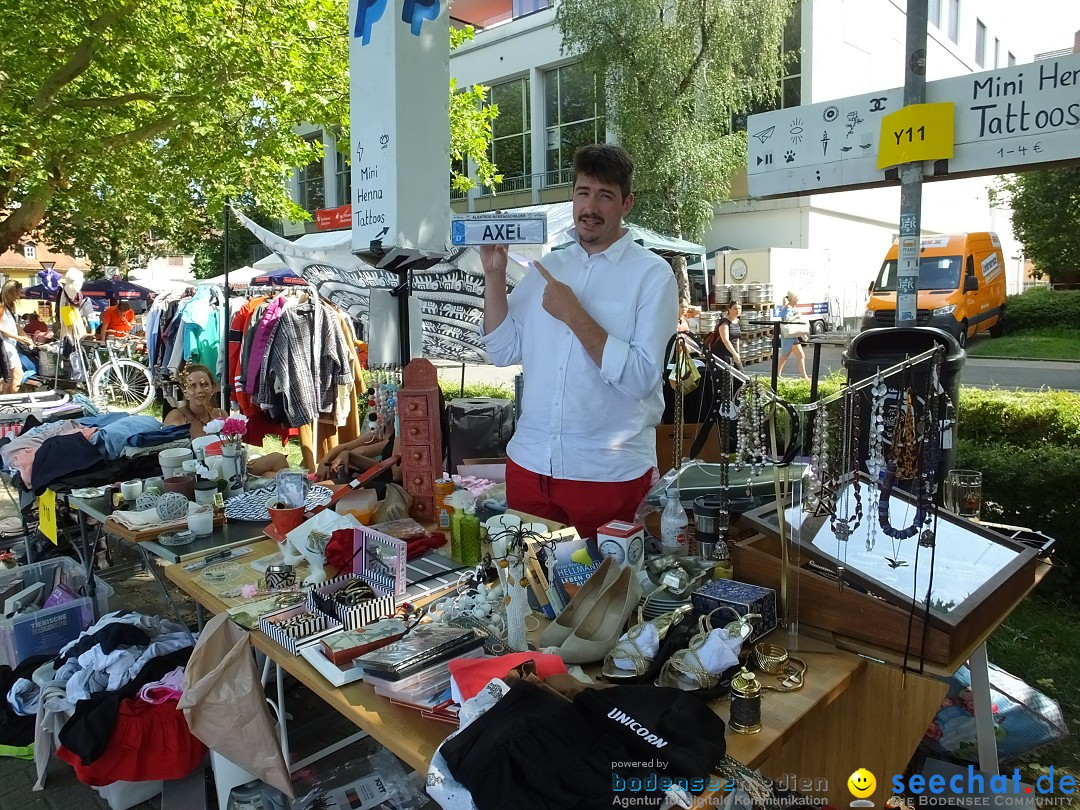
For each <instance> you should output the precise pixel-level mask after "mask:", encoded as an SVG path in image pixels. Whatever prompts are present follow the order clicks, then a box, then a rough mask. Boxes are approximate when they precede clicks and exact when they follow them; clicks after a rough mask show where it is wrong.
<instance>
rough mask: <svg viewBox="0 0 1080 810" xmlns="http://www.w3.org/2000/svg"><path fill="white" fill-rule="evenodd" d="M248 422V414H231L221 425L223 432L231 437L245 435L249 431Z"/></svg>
mask: <svg viewBox="0 0 1080 810" xmlns="http://www.w3.org/2000/svg"><path fill="white" fill-rule="evenodd" d="M247 423H248V420H247V417H246V416H230V417H228V418H227V419H226V420H225V423H224V424H223V425H222V426H221V434H222V435H223V436H229V437H233V436H235V437H240V436H243V435H244V434H245V433H247Z"/></svg>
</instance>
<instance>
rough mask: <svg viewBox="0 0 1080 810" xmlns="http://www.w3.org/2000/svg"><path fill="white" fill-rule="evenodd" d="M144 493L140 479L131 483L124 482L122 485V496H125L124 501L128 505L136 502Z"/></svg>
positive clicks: (135, 479)
mask: <svg viewBox="0 0 1080 810" xmlns="http://www.w3.org/2000/svg"><path fill="white" fill-rule="evenodd" d="M142 492H143V482H142V481H140V480H139V479H138V478H134V479H132V480H131V481H124V482H123V483H122V484H120V494H121V495H123V496H124V500H125V501H126V502H128V503H132V502H134V501H135V500H136V499H137V498H138V497H139V496H140V495H142Z"/></svg>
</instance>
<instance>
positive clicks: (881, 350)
mask: <svg viewBox="0 0 1080 810" xmlns="http://www.w3.org/2000/svg"><path fill="white" fill-rule="evenodd" d="M935 346H944V347H945V358H944V360H943V362H942V364H941V385H942V387H943V388H944V389H945V393H946V394H947V395H948V399H942V400H940V407H939V408H938V414H937V418H938V421H939V423H940V424H941V426H942V437H943V442H942V443H943V445H944V447H943V449H942V452H941V465H940V467H939V468H938V491H937V496H936V497H935V500H936V501H937V502H938V503H940V502H941V497H942V494H943V493H942V490H943V487H942V486H941V483H942V481H944V479H945V474H946V473H947V472H948V471H949V470H951V469H952V468H953V462H954V459H955V457H956V449H955V446H956V404H957V402H958V397H959V395H960V369H962V368H963V367H964V360H965V358H966V357H967V353H966V352H965V351H964V350H963V349H962V348H960V344H959V343H958V342H957V340H956V338H954V337H953V336H952V335H950V334H949V333H948V332H944V331H942V330H941V329H934V328H932V327H928V326H902V327H895V328H888V329H868V330H867V331H865V332H861V333H859V334H858V335H856V336H855V338H854V339H853V340H852V341H851V344H850V345H849V346H848V348H847V350H846V351H845V352H844V355H843V363H844V368H846V369H847V370H848V374H849V375H850V379H851V382H853V383H855V382H859V381H860V380H865V379H866V378H867V377H873V376H874V375H875V374H877V373H878V371H884V370H885V369H887V368H889V367H890V366H895V365H896V364H898V363H901V362H903V360H904V359H905V358H907V357H915V356H916V355H919V354H922V353H923V352H925V351H928V350H930V349H932V348H934V347H935ZM929 381H930V363H921V364H919V365H918V366H915V367H913V368H911V369H909V370H908V371H907V372H906V373H903V374H894V375H892V376H891V377H888V378H886V379H885V384H886V386H888V389H889V391H888V393H887V394H886V405H885V456H886V458H889V457H890V453H891V446H892V425H893V422H894V420H895V414H896V408H897V404H898V402H899V401H900V396H901V392H900V386H901V385H903V386H905V387H906V388H911V389H912V392H913V394H914V402H915V424H916V425H920V424H922V418H923V408H924V407H925V402H924V399H923V398H924V396H925V393H926V390H927V386H928V385H929ZM860 393H861V396H860V397H859V403H860V407H861V408H862V413H861V417H862V419H861V421H862V424H863V425H869V424H870V408H871V406H872V405H873V395H872V394H871V393H870V389H868V388H867V389H863V390H862V391H861V392H860ZM868 442H869V430H863V431H862V432H861V435H860V436H859V459H860V467H861V469H862V471H863V472H864V473H865V472H866V459H867V457H868V456H869V451H868ZM913 483H914V482H913V481H898V482H897V485H898V486H900V487H901V488H903V489H904V490H906V491H910V487H911V485H912V484H913Z"/></svg>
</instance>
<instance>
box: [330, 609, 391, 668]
mask: <svg viewBox="0 0 1080 810" xmlns="http://www.w3.org/2000/svg"><path fill="white" fill-rule="evenodd" d="M405 630H406V627H405V622H403V621H401V620H400V619H385V620H383V621H378V622H373V623H372V624H370V625H368V626H367V627H363V628H361V629H359V630H342V631H341V632H340V633H333V634H331V635H329V636H326V637H324V638H322V639H320V640H319V644H320V645H321V647H322V651H323V654H324V655H325V656H326V657H327V658H329V659H330V660H331V661H333V662H334V664H335V665H336V666H342V665H343V664H348V663H351V662H352V660H353V659H354V658H359V657H360V656H361V655H363V654H364V653H369V652H371V651H372V650H377V649H379V648H380V647H385V646H386V645H387V644H390V643H392V642H395V641H397V640H398V639H399V638H401V637H402V636H403V635H405Z"/></svg>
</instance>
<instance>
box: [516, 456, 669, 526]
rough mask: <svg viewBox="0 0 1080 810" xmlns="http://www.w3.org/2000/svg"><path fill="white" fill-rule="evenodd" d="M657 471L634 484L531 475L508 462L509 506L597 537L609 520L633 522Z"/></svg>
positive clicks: (633, 480) (634, 480)
mask: <svg viewBox="0 0 1080 810" xmlns="http://www.w3.org/2000/svg"><path fill="white" fill-rule="evenodd" d="M655 475H656V470H655V469H652V470H649V471H648V472H647V473H645V474H644V475H642V476H641V477H640V478H634V479H632V480H630V481H572V480H569V479H566V478H552V477H551V476H548V475H540V474H538V473H534V472H530V471H529V470H526V469H525V468H524V467H521V466H519V465H517V464H515V463H514V461H513V460H512V459H507V460H506V505H507V506H508V507H509V508H510V509H516V510H517V511H519V512H524V513H526V514H528V515H535V516H536V517H542V518H547V519H548V520H555V521H558V522H559V523H565V524H566V525H567V526H573V527H574V528H576V529H577V530H578V534H579V535H580V536H581V537H596V530H597V529H598V528H599V527H600V526H603V525H604V524H605V523H607V522H608V521H609V520H625V521H633V519H634V513H635V512H636V511H637V508H638V504H640V503H641V502H642V501H643V500H644V499H645V496H646V495H647V494H648V492H649V487H650V486H652V483H653V480H654V476H655Z"/></svg>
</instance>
